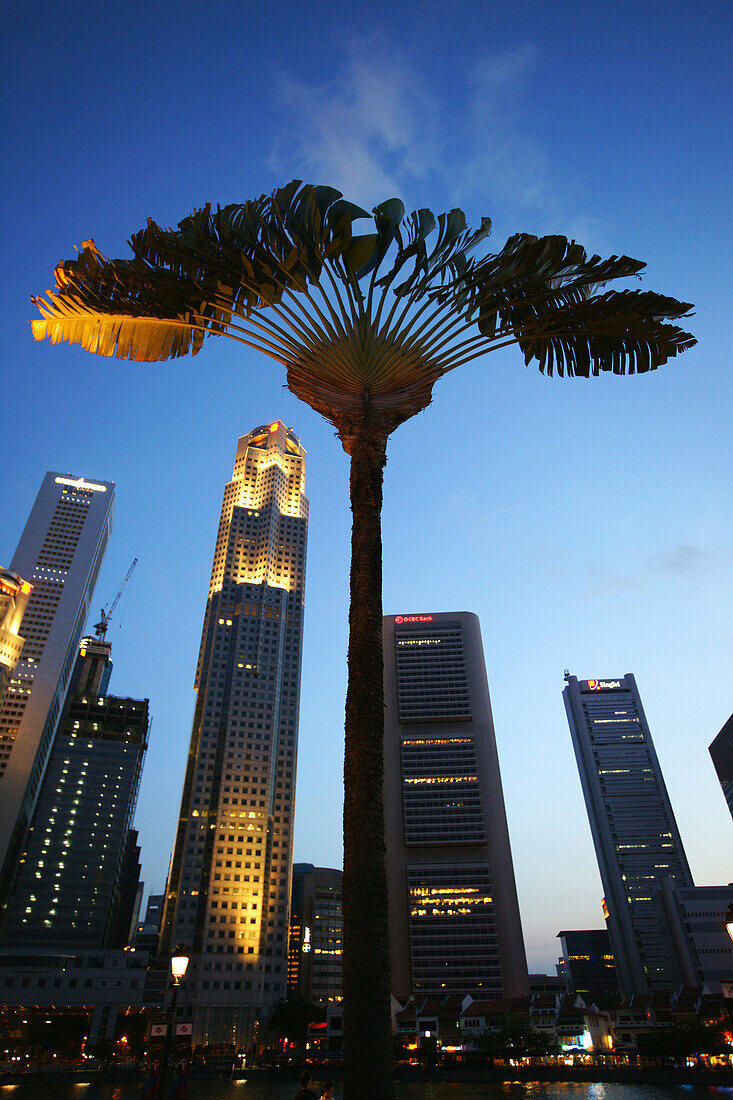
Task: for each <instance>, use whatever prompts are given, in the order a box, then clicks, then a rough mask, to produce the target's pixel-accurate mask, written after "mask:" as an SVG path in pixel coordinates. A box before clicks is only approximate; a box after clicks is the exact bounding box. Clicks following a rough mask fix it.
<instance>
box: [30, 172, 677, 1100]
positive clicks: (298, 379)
mask: <svg viewBox="0 0 733 1100" xmlns="http://www.w3.org/2000/svg"><path fill="white" fill-rule="evenodd" d="M361 219H369V220H370V222H371V224H370V225H369V227H368V232H364V233H358V234H357V233H355V232H354V223H355V222H357V221H359V220H361ZM489 230H490V222H489V220H488V219H484V220H482V222H481V226H480V228H479V229H477V230H474V231H472V230H471V229H469V227H468V226H467V224H466V219H465V217H464V215H463V213H462V211H460V210H451V211H450V212H449V213H447V214H441V215H440V216H439V217H438V218H436V217H435V216H434V215H433V214H432V213H431V211H430V210H426V209H421V210H417V211H414V212H413V213H411V214H408V215H406V214H405V209H404V206H403V204H402V203H401V202H400V201H399V200H398V199H388V200H387V201H386V202H383V203H380V204H379V206H376V207H375V208H374V209H373V211H372V214H371V215H370V214H369V213H368V212H367V211H365V210H363V209H361V208H360V207H358V206H355V205H354V204H353V203H350V202H348V201H346V200H345V199H344V198H343V197H342V195H341V193H340V192H339V191H335V190H333V189H332V188H329V187H314V186H309V185H303V184H302V183H301V182H300V181H298V180H294V181H293V182H291V183H289V184H288V185H287V186H285V187H283V188H280V189H279V190H276V191H275V192H273V194H272V195H270V196H261V197H260V198H258V199H255V200H253V201H249V202H245V203H244V204H242V205H232V206H225V207H223V208H219V207H217V208H216V210H213V209H212V208H211V206H209V205H207V206H205V207H203V208H202V209H200V210H196V211H194V213H193V214H192V215H191V216H190V217H187V218H185V219H184V220H183V221H182V222H180V224H179V225H178V227H177V228H176V229H163V228H161V227H160V226H158V225H156V224H155V222H152V221H149V222H148V224H147V226H146V227H145V228H144V229H142V230H140V232H138V233H136V234H135V235H134V236H133V237H132V239H131V241H130V245H131V248H132V253H133V256H132V259H129V260H109V259H107V258H106V257H105V256H103V255H102V254H101V253H100V252H99V251H98V250H97V248H96V247H95V244H94V242H93V241H86V242H84V244H83V247H82V251H81V253H80V254H79V255H78V256H77V257H76V258H75V259H73V260H68V261H65V262H62V263H60V264H59V265H58V267H57V268H56V290H55V291H49V292H47V296H46V298H45V299H44V298H36V299H35V302H36V304H37V306H38V308H39V310H40V312H41V314H42V318H43V319H42V320H36V321H33V323H32V324H33V335H34V336H35V338H36V339H38V340H40V339H43V338H49V339H50V340H51V341H52V342H53V343H58V342H60V341H68V342H69V343H74V344H80V345H81V346H82V347H84V348H86V349H87V350H88V351H92V352H95V353H97V354H100V355H108V356H109V355H112V356H117V357H118V358H122V359H132V360H137V361H144V362H149V361H154V360H163V359H172V358H177V357H178V356H182V355H186V354H188V353H191V354H194V355H195V354H197V353H198V352H199V351H200V350H201V347H202V345H203V342H204V339H205V337H207V336H227V337H229V338H230V339H232V340H235V341H237V342H239V343H242V344H244V345H246V346H248V347H252V348H256V349H257V350H259V351H261V352H264V354H265V355H268V356H270V357H271V358H272V359H275V360H277V361H278V362H279V363H282V364H283V365H284V366H285V368H286V370H287V385H288V387H289V388H290V390H291V391H292V392H293V393H294V394H295V395H296V396H298V397H300V398H302V400H304V401H306V402H307V403H308V404H309V405H310V406H311V407H312V408H314V409H316V410H317V411H318V412H319V413H321V414H322V415H323V416H324V417H326V419H328V420H329V421H330V422H331V423H332V424H333V425H334V426H335V428H336V431H337V434H338V436H339V438H340V439H341V442H342V444H343V447H344V450H345V451H346V452H347V454H348V455H349V456H350V459H351V508H352V512H353V528H352V558H351V606H350V612H349V628H350V629H349V656H348V673H349V681H348V693H347V698H346V750H345V799H344V880H343V888H344V955H343V964H344V1010H345V1035H344V1076H345V1089H344V1095H345V1096H346V1097H347V1098H348V1100H360V1098H362V1097H363V1098H366V1097H369V1098H370V1100H371V1098H372V1097H376V1096H379V1097H388V1096H389V1095H390V1094H391V1092H392V1085H391V1074H392V1047H391V1039H390V1014H389V992H390V989H389V957H388V944H387V888H386V878H385V867H384V820H383V807H382V772H383V759H382V741H383V731H384V714H383V703H384V700H383V683H382V675H383V667H382V664H383V662H382V595H381V594H382V547H381V508H382V477H383V468H384V465H385V463H386V453H387V440H388V438H389V436H390V434H391V433H392V432H393V431H394V430H395V428H397V427H398V425H400V424H401V423H402V422H403V421H405V420H408V419H409V418H410V417H412V416H414V415H415V414H416V413H418V412H420V410H421V409H424V408H425V407H426V406H427V405H429V404H430V401H431V399H432V390H433V386H434V384H435V382H436V381H437V380H438V379H439V378H440V377H442V375H444V374H445V373H447V371H450V370H453V369H454V368H456V367H458V366H461V365H462V364H464V363H467V362H469V360H471V359H475V358H476V357H478V356H481V355H484V354H485V353H486V352H487V351H491V350H494V349H496V348H500V347H504V346H506V345H508V344H513V343H516V344H519V347H520V349H521V350H522V352H523V353H524V358H525V362H527V363H529V362H530V361H531V360H535V361H536V362H537V364H538V366H539V368H540V370H541V371H543V372H545V373H547V374H550V375H551V374H553V373H557V374H559V375H564V374H567V375H569V376H571V375H581V376H583V377H588V376H590V375H597V374H599V373H600V372H601V371H612V372H614V373H615V374H624V373H635V372H636V373H640V372H643V371H648V370H654V369H655V368H656V367H657V366H659V365H660V364H662V363H664V362H666V360H667V359H668V358H669V357H670V356H673V355H676V354H677V353H678V352H681V351H684V350H685V349H686V348H688V347H691V346H692V345H693V344H694V343H695V341H694V339H693V338H692V337H691V336H690V335H689V334H688V333H686V332H684V331H683V330H682V329H680V328H678V327H677V326H675V325H674V324H670V323H669V322H670V321H671V320H674V319H678V318H680V317H683V316H685V315H687V314H688V310H689V309H690V307H689V306H688V305H687V304H685V303H680V302H677V301H676V300H675V299H673V298H666V297H663V296H661V295H659V294H654V293H651V292H648V291H640V290H627V289H621V290H610V291H609V290H605V289H604V286H605V284H607V283H609V282H611V281H613V280H618V279H628V278H629V277H632V276H636V275H638V273H639V272H640V271H641V270H642V268H643V267H644V264H643V263H641V262H639V261H638V260H633V259H630V258H629V257H627V256H620V257H617V256H612V257H611V258H610V259H606V260H604V259H601V258H600V257H599V256H588V255H587V254H586V252H585V250H584V249H583V248H582V247H581V246H580V245H578V244H576V243H575V242H573V241H568V240H567V239H566V238H565V237H559V236H550V237H540V238H537V237H534V236H531V235H529V234H526V233H521V234H517V235H516V236H513V237H511V238H510V239H509V240H508V241H507V242H506V244H505V245H504V247H503V248H502V249H501V250H500V251H499V252H496V253H488V252H485V253H484V254H482V255H481V254H479V253H480V251H481V250H480V249H478V246H479V245H480V244H481V243H482V242H483V241H484V240H485V238H486V237H487V236H488V233H489Z"/></svg>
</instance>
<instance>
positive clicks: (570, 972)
mask: <svg viewBox="0 0 733 1100" xmlns="http://www.w3.org/2000/svg"><path fill="white" fill-rule="evenodd" d="M557 935H558V939H559V940H560V943H561V944H562V955H561V956H560V959H559V960H558V966H557V972H558V974H559V975H560V976H561V977H562V979H563V981H564V983H565V992H566V993H580V994H581V996H582V997H583V1000H584V1001H585V1003H586V1004H587V1005H588V1006H589V1007H590V1005H591V1004H597V1005H598V1007H599V1008H608V1007H609V1006H610V1005H613V1004H614V1003H617V1002H618V999H619V988H618V978H617V977H616V967H615V966H614V962H613V948H612V947H611V937H610V936H609V934H608V929H607V928H582V929H581V928H575V929H572V930H566V931H564V932H558V934H557Z"/></svg>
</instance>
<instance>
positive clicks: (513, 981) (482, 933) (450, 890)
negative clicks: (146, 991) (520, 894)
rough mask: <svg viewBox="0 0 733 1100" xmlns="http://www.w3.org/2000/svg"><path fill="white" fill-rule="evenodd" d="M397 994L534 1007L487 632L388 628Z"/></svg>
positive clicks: (430, 619) (413, 622) (447, 618)
mask: <svg viewBox="0 0 733 1100" xmlns="http://www.w3.org/2000/svg"><path fill="white" fill-rule="evenodd" d="M384 697H385V742H384V813H385V834H386V843H387V884H388V889H389V940H390V960H391V970H392V992H393V994H394V995H395V996H396V997H397V998H398V999H400V1000H402V1001H404V1000H405V999H406V998H407V997H409V996H410V994H411V993H414V994H416V995H420V994H423V995H425V994H433V995H441V994H465V993H470V994H472V996H473V997H474V998H477V999H479V998H480V999H486V1000H490V999H494V998H497V997H521V996H528V995H529V978H528V975H527V961H526V956H525V952H524V940H523V937H522V926H521V922H520V917H519V904H518V901H517V890H516V885H515V881H514V868H513V865H512V854H511V848H510V845H509V832H508V829H507V821H506V811H505V809H504V796H503V793H502V786H501V774H500V771H499V758H498V755H497V750H496V740H495V737H494V722H493V718H492V715H491V703H490V700H489V686H488V682H487V679H486V666H485V663H484V654H483V647H482V644H481V628H480V626H479V621H478V618H477V617H476V615H472V614H469V613H468V612H465V611H456V612H449V613H442V614H425V615H388V616H386V617H385V619H384Z"/></svg>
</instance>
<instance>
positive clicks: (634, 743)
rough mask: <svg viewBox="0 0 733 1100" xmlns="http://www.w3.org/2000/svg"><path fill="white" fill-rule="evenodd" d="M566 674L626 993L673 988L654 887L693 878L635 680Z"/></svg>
mask: <svg viewBox="0 0 733 1100" xmlns="http://www.w3.org/2000/svg"><path fill="white" fill-rule="evenodd" d="M565 679H566V681H567V685H566V687H565V689H564V691H563V698H564V700H565V709H566V711H567V716H568V722H569V724H570V734H571V737H572V739H573V748H574V749H575V756H576V759H577V762H578V770H579V772H580V782H581V785H582V787H583V795H584V797H585V805H586V809H587V811H588V819H589V822H590V827H591V833H592V835H593V844H594V846H595V850H596V857H597V859H598V868H599V870H600V873H601V881H602V883H603V889H604V892H605V904H606V908H607V910H608V930H609V932H610V935H611V943H612V945H613V954H614V959H615V962H616V970H617V973H618V979H619V984H620V986H621V991H622V993H623V994H624V996H625V997H631V996H632V995H633V994H634V993H648V992H650V991H653V990H655V989H668V988H670V987H671V985H672V976H671V973H670V950H669V944H668V940H667V934H666V931H665V930H664V928H663V927H662V925H661V924H660V921H659V917H658V914H657V911H656V906H655V902H654V897H653V895H654V891H655V888H658V887H660V888H661V885H662V881H663V880H664V879H665V878H672V879H673V880H674V881H675V883H676V884H677V885H678V886H692V885H693V882H692V875H691V873H690V868H689V866H688V863H687V857H686V855H685V850H684V848H683V846H682V840H681V838H680V834H679V830H678V829H677V823H676V821H675V818H674V813H673V812H672V805H671V803H670V801H669V795H668V794H667V788H666V787H665V785H664V779H663V777H662V770H661V768H660V766H659V760H658V759H657V754H656V752H655V750H654V744H653V742H652V736H651V733H650V732H649V725H648V723H647V720H646V716H645V714H644V708H643V707H642V705H641V698H640V696H639V691H638V689H637V686H636V680H635V679H634V677H633V676H632V675H631V674H627V675H626V676H621V677H619V678H618V679H609V680H579V679H578V678H577V676H570V674H569V673H566V676H565Z"/></svg>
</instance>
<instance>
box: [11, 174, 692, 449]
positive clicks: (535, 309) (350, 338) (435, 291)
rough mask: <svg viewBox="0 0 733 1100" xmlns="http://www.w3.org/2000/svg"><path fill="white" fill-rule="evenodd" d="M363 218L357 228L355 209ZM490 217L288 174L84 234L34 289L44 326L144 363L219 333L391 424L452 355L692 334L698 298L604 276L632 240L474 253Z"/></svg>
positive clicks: (337, 403) (534, 351)
mask: <svg viewBox="0 0 733 1100" xmlns="http://www.w3.org/2000/svg"><path fill="white" fill-rule="evenodd" d="M363 221H369V222H370V223H371V224H370V225H369V227H368V231H366V232H359V233H356V232H355V225H356V224H357V223H359V224H360V223H361V222H363ZM490 227H491V222H490V220H489V219H488V218H484V219H483V220H482V222H481V225H480V226H479V228H478V229H476V230H472V229H470V228H469V227H468V225H467V223H466V219H465V216H464V214H463V212H462V211H461V210H457V209H456V210H451V211H449V212H448V213H444V214H440V215H438V216H437V217H436V216H435V215H434V214H433V213H432V212H431V211H430V210H427V209H424V208H423V209H420V210H415V211H412V212H411V213H410V214H406V212H405V208H404V205H403V204H402V202H400V200H399V199H394V198H393V199H387V200H386V201H385V202H382V203H380V204H379V205H378V206H375V207H374V208H373V210H372V212H371V214H369V213H368V212H367V211H366V210H364V209H362V208H361V207H359V206H357V205H355V204H354V203H351V202H348V201H347V200H345V199H344V198H343V196H342V195H341V193H340V192H339V191H336V190H334V189H333V188H330V187H317V186H313V185H310V184H303V183H301V182H300V181H299V180H293V181H292V182H291V183H289V184H287V186H285V187H282V188H279V189H278V190H276V191H274V192H273V193H272V195H262V196H260V197H259V198H258V199H255V200H252V201H249V202H245V203H242V204H237V205H228V206H223V207H217V208H216V209H213V208H212V207H211V205H210V204H207V205H206V206H204V207H201V208H200V209H198V210H195V211H194V212H193V213H192V214H191V215H190V216H188V217H186V218H184V219H183V220H182V221H181V222H179V224H178V226H177V227H176V228H163V227H161V226H159V225H158V224H157V223H156V222H154V221H152V220H149V221H148V223H147V225H146V226H145V227H144V228H143V229H141V230H139V231H138V232H136V233H134V234H133V235H132V237H131V238H130V242H129V244H130V248H131V250H132V258H131V259H118V260H110V259H108V258H107V257H106V256H104V255H103V254H102V253H101V252H100V251H99V250H98V249H97V247H96V245H95V243H94V241H93V240H88V241H85V242H83V245H82V250H81V252H80V253H79V255H78V256H77V257H76V258H74V259H71V260H66V261H63V262H61V263H59V264H58V265H57V267H56V271H55V275H56V288H55V290H49V291H48V292H47V294H46V297H45V298H43V297H38V298H36V299H34V300H35V302H36V305H37V306H38V309H39V311H40V313H41V315H42V319H40V320H36V321H33V322H32V325H33V334H34V336H35V338H36V339H39V340H40V339H44V338H48V339H50V340H51V341H52V342H54V343H58V342H59V341H67V342H69V343H74V344H80V345H81V346H82V347H84V348H86V349H87V350H88V351H92V352H95V353H97V354H100V355H107V356H117V357H118V358H122V359H133V360H139V361H146V362H153V361H157V360H163V359H170V358H177V357H179V356H181V355H187V354H189V353H190V354H193V355H196V354H197V353H198V352H199V351H200V350H201V348H202V346H203V342H204V340H205V339H206V338H207V337H209V336H221V335H226V336H229V337H230V338H232V339H235V340H240V341H242V342H243V343H245V344H248V345H250V346H252V347H255V348H258V349H259V350H260V351H262V352H264V354H266V355H268V356H270V357H271V358H273V359H276V360H277V361H279V362H280V363H282V364H284V365H285V367H286V368H287V372H288V386H289V387H290V389H291V390H292V391H293V392H294V393H295V394H296V395H297V396H299V397H302V398H303V400H305V401H307V402H308V404H310V405H311V406H312V407H313V408H315V409H317V410H318V411H319V412H321V413H322V414H323V415H324V416H326V417H327V418H328V419H329V420H331V421H332V423H334V424H335V425H336V428H337V430H338V431H339V434H340V435H341V438H342V440H343V442H344V445H345V447H346V449H347V450H350V441H351V438H352V436H353V434H354V432H355V431H356V430H358V425H359V424H360V423H362V422H363V421H364V419H365V417H366V418H369V416H372V417H374V416H375V415H376V416H378V417H379V419H380V422H381V423H382V424H383V426H384V428H385V429H386V430H387V432H388V433H389V432H391V431H393V430H394V428H396V427H397V425H398V424H400V423H401V422H402V421H403V420H405V419H407V418H409V417H410V416H412V415H414V414H415V413H416V412H418V411H419V410H420V409H422V408H424V407H425V406H426V405H427V404H429V402H430V400H431V397H432V388H433V385H434V384H435V382H436V381H437V379H438V378H440V377H441V376H442V375H443V374H445V373H446V372H447V371H450V370H453V369H454V368H455V367H457V366H459V365H461V364H462V363H465V362H468V361H469V360H471V359H473V358H476V357H477V356H480V355H483V354H484V353H485V352H487V351H489V350H491V349H492V348H494V347H497V346H504V345H505V344H510V343H518V344H519V346H520V348H521V350H522V352H523V353H524V357H525V362H527V363H529V362H531V361H536V363H537V365H538V366H539V369H540V370H541V371H543V372H545V373H547V374H550V375H551V374H553V373H557V374H559V375H568V376H573V375H579V376H583V377H588V376H589V375H592V374H599V373H600V372H602V371H611V372H613V373H616V374H624V373H634V372H636V373H641V372H644V371H648V370H654V369H655V368H656V367H657V366H659V365H660V364H662V363H664V362H666V361H667V359H668V358H670V357H671V356H674V355H676V354H677V353H678V352H680V351H684V350H685V349H686V348H688V347H690V346H692V344H694V342H695V341H694V339H693V337H692V336H690V334H689V333H687V332H685V331H684V330H683V329H681V328H680V327H679V326H678V325H676V324H674V323H671V322H673V321H677V320H679V319H680V318H682V317H685V316H687V315H688V313H689V310H690V308H691V307H690V306H689V305H688V304H687V303H684V302H678V301H676V299H674V298H670V297H666V296H664V295H660V294H656V293H653V292H651V291H640V290H628V289H626V288H624V289H621V290H606V289H605V287H606V286H607V284H609V283H612V282H616V281H618V280H624V279H629V278H633V277H637V276H639V274H640V273H641V271H642V270H643V268H644V264H643V263H642V262H641V261H639V260H634V259H631V258H630V257H628V256H611V257H610V258H608V259H602V258H601V257H600V256H597V255H592V256H589V255H588V254H587V252H586V250H585V249H584V248H583V247H582V245H579V244H577V243H576V242H574V241H569V240H567V239H566V238H565V237H561V236H545V237H536V236H533V235H532V234H528V233H518V234H516V235H515V236H513V237H511V238H510V239H509V240H508V241H507V242H506V244H505V245H504V246H503V248H501V249H500V250H499V251H498V252H495V253H490V252H485V253H484V254H481V246H483V245H484V242H485V241H486V238H487V237H488V235H489V232H490Z"/></svg>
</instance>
